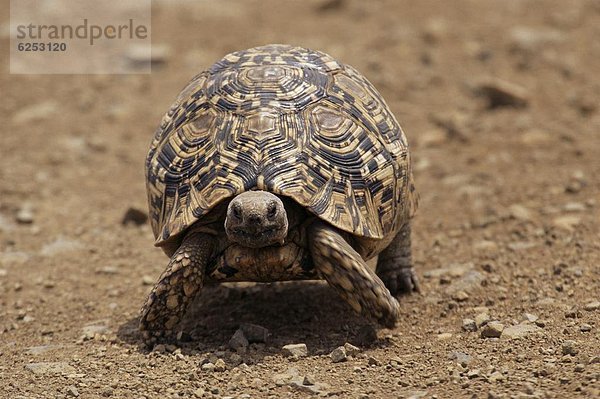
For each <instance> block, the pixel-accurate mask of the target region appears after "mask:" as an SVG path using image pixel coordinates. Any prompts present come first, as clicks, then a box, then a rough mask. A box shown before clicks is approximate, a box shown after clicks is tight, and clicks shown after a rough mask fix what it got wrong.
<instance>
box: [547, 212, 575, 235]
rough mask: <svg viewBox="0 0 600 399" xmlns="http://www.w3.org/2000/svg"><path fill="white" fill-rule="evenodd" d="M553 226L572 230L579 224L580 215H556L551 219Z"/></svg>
mask: <svg viewBox="0 0 600 399" xmlns="http://www.w3.org/2000/svg"><path fill="white" fill-rule="evenodd" d="M552 224H553V225H554V227H557V228H559V229H562V230H566V231H569V232H572V231H574V230H575V228H576V227H577V226H578V225H579V224H581V217H580V216H576V215H564V216H558V217H556V218H554V219H553V220H552Z"/></svg>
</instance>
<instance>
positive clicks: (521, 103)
mask: <svg viewBox="0 0 600 399" xmlns="http://www.w3.org/2000/svg"><path fill="white" fill-rule="evenodd" d="M475 91H476V93H477V94H479V95H480V96H483V97H485V98H486V100H487V103H488V104H487V106H488V108H490V109H493V108H500V107H515V108H522V107H525V106H527V104H528V103H529V99H528V95H527V90H526V89H525V88H524V87H521V86H519V85H517V84H514V83H512V82H507V81H504V80H501V79H487V80H483V81H481V82H479V83H478V84H477V85H476V89H475Z"/></svg>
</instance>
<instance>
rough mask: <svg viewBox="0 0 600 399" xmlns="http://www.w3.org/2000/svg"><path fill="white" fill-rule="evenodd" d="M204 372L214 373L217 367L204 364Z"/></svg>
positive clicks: (208, 363) (211, 364)
mask: <svg viewBox="0 0 600 399" xmlns="http://www.w3.org/2000/svg"><path fill="white" fill-rule="evenodd" d="M200 368H201V369H202V371H207V372H209V373H210V372H213V371H215V365H214V364H213V363H211V362H207V363H204V364H203V365H202V366H201V367H200Z"/></svg>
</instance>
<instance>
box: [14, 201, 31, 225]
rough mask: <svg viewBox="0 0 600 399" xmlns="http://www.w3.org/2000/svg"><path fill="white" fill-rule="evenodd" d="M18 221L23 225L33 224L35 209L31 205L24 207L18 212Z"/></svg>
mask: <svg viewBox="0 0 600 399" xmlns="http://www.w3.org/2000/svg"><path fill="white" fill-rule="evenodd" d="M16 220H17V222H18V223H21V224H31V223H33V209H32V208H31V206H30V205H24V206H23V207H22V208H20V209H19V210H18V211H17V215H16Z"/></svg>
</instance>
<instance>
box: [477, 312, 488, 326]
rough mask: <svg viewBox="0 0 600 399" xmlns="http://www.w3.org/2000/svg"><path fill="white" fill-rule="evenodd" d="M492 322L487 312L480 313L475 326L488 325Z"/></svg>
mask: <svg viewBox="0 0 600 399" xmlns="http://www.w3.org/2000/svg"><path fill="white" fill-rule="evenodd" d="M490 320H491V319H490V315H489V314H488V313H487V312H483V313H479V314H478V315H477V316H475V324H476V325H477V327H481V326H484V325H486V324H487V323H488V322H489V321H490Z"/></svg>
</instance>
